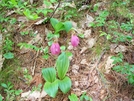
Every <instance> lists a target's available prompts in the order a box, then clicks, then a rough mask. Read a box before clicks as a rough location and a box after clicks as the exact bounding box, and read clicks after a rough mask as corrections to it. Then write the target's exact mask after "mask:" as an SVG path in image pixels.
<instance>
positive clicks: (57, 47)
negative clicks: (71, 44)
mask: <svg viewBox="0 0 134 101" xmlns="http://www.w3.org/2000/svg"><path fill="white" fill-rule="evenodd" d="M50 51H51V53H52V54H53V55H58V54H59V53H60V45H59V43H58V42H54V43H53V44H52V46H51V47H50Z"/></svg>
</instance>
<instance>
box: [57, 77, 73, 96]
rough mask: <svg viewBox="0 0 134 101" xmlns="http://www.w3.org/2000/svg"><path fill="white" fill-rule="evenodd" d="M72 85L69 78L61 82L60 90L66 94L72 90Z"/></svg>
mask: <svg viewBox="0 0 134 101" xmlns="http://www.w3.org/2000/svg"><path fill="white" fill-rule="evenodd" d="M71 85H72V83H71V80H70V78H69V77H67V76H66V77H65V78H64V79H63V80H59V88H60V90H61V91H62V92H63V93H64V94H66V93H67V92H68V91H69V90H70V89H71Z"/></svg>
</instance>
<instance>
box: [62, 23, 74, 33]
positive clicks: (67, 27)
mask: <svg viewBox="0 0 134 101" xmlns="http://www.w3.org/2000/svg"><path fill="white" fill-rule="evenodd" d="M63 24H64V27H65V30H66V32H67V33H68V32H69V31H70V30H71V29H72V27H73V25H72V23H71V22H70V21H66V22H64V23H63Z"/></svg>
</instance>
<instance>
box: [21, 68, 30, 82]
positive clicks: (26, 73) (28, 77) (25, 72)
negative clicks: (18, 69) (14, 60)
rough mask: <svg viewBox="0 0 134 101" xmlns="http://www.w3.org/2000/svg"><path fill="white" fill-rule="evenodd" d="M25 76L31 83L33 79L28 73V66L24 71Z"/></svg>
mask: <svg viewBox="0 0 134 101" xmlns="http://www.w3.org/2000/svg"><path fill="white" fill-rule="evenodd" d="M23 77H24V78H25V80H26V83H27V84H29V83H30V81H31V80H32V76H31V75H30V74H29V73H28V70H27V69H26V68H25V69H24V71H23Z"/></svg>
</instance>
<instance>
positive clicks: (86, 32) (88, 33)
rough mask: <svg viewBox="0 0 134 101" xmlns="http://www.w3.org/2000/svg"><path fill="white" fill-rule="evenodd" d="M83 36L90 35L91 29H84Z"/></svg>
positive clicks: (87, 36)
mask: <svg viewBox="0 0 134 101" xmlns="http://www.w3.org/2000/svg"><path fill="white" fill-rule="evenodd" d="M84 37H85V38H89V37H91V29H89V30H86V31H85V33H84Z"/></svg>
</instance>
